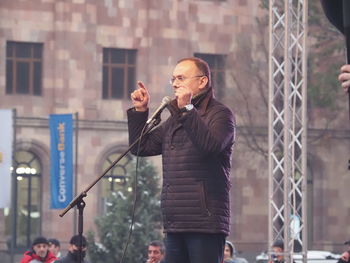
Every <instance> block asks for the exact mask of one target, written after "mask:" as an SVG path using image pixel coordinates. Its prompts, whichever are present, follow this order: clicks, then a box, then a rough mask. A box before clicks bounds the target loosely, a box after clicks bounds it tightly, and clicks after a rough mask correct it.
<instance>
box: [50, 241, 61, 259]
mask: <svg viewBox="0 0 350 263" xmlns="http://www.w3.org/2000/svg"><path fill="white" fill-rule="evenodd" d="M48 241H49V250H50V252H51V253H52V254H54V255H55V256H56V257H57V256H58V255H59V253H60V249H61V244H60V241H58V240H57V239H55V238H50V239H49V240H48Z"/></svg>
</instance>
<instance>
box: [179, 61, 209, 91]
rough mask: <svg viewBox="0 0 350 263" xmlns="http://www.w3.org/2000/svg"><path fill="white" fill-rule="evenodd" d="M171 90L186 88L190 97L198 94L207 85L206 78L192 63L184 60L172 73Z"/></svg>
mask: <svg viewBox="0 0 350 263" xmlns="http://www.w3.org/2000/svg"><path fill="white" fill-rule="evenodd" d="M173 79H174V82H173V88H174V89H177V88H179V87H186V88H188V89H190V90H191V91H192V95H196V94H198V93H199V92H200V91H201V90H203V89H204V88H205V86H206V84H207V81H208V79H207V77H206V76H203V73H201V72H200V71H199V69H198V68H197V66H196V64H195V63H194V62H193V61H190V60H185V61H182V62H180V63H179V64H177V65H176V67H175V69H174V71H173Z"/></svg>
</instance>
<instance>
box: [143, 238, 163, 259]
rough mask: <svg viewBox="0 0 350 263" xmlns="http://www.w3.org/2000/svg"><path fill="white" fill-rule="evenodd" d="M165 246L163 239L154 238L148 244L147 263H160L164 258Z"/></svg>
mask: <svg viewBox="0 0 350 263" xmlns="http://www.w3.org/2000/svg"><path fill="white" fill-rule="evenodd" d="M164 256H165V246H164V243H163V242H162V241H159V240H154V241H152V242H150V243H149V244H148V259H147V263H158V262H160V261H162V260H163V259H164Z"/></svg>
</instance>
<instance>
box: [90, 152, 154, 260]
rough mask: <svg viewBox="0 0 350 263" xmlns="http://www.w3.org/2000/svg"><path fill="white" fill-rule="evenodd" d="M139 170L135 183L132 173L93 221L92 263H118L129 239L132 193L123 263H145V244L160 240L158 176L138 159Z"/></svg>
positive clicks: (151, 167)
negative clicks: (94, 222)
mask: <svg viewBox="0 0 350 263" xmlns="http://www.w3.org/2000/svg"><path fill="white" fill-rule="evenodd" d="M138 166H139V168H138V175H137V180H136V177H135V172H134V173H132V174H131V176H130V177H129V178H128V180H127V181H126V185H125V187H124V189H123V190H122V191H117V192H114V193H112V194H111V196H110V197H109V198H108V201H107V212H106V213H105V214H104V215H103V216H101V217H99V218H97V219H96V228H97V232H98V237H99V242H97V241H96V239H97V238H96V236H95V234H94V233H93V232H91V231H90V232H89V233H88V241H89V256H90V259H91V262H94V263H112V262H113V263H116V262H120V260H121V258H122V255H123V252H124V248H125V245H126V243H127V240H128V236H129V229H130V224H131V221H132V213H133V207H134V199H135V192H136V197H137V202H136V207H135V218H134V225H133V232H132V235H131V239H130V243H129V246H128V249H127V252H126V254H125V257H124V261H123V262H125V263H132V262H144V261H145V260H146V257H147V245H148V243H149V242H150V241H151V240H155V239H161V213H160V201H159V200H160V199H159V193H160V187H159V176H158V175H157V173H156V170H155V168H154V166H152V165H151V163H150V162H149V161H148V160H147V159H146V158H139V165H138ZM135 180H136V181H137V189H136V191H135ZM131 189H132V191H131Z"/></svg>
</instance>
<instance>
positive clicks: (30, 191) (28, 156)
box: [5, 151, 41, 249]
mask: <svg viewBox="0 0 350 263" xmlns="http://www.w3.org/2000/svg"><path fill="white" fill-rule="evenodd" d="M13 176H14V178H13V182H14V188H13V189H14V191H15V194H14V195H13V196H14V198H15V200H14V201H13V204H14V211H15V213H14V214H13V215H12V212H11V211H10V210H8V209H7V211H5V216H6V228H5V229H6V235H7V236H12V237H13V238H14V240H13V242H14V243H13V244H14V247H15V248H17V249H25V248H28V247H30V246H31V243H32V241H33V240H34V238H35V237H37V236H39V235H40V232H41V228H40V225H41V223H40V220H41V195H40V194H41V164H40V162H39V159H38V157H37V156H36V155H34V154H33V153H31V152H28V151H17V152H16V153H15V160H14V167H13ZM12 220H13V222H15V225H14V226H13V225H12V223H11V222H12ZM8 245H9V247H10V244H8Z"/></svg>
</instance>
